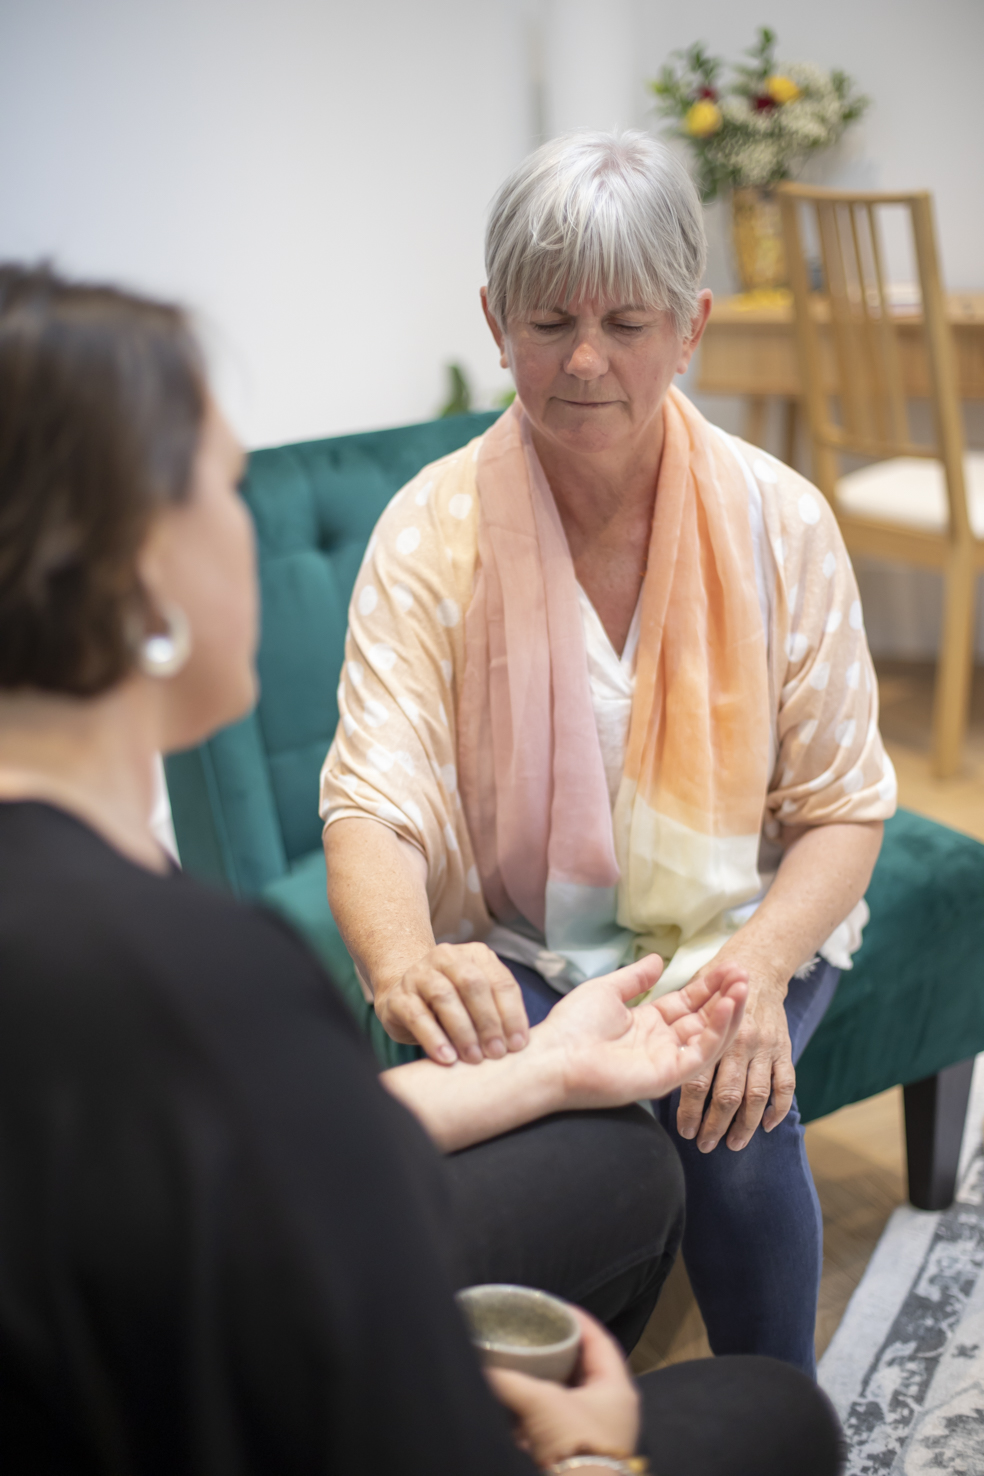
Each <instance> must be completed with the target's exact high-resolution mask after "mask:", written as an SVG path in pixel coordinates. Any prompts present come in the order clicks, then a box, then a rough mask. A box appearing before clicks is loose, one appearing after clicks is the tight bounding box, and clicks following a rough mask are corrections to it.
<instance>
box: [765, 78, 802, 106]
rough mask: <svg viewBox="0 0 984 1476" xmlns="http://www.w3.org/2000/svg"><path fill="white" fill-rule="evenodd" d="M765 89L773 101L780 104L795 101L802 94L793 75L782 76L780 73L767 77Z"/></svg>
mask: <svg viewBox="0 0 984 1476" xmlns="http://www.w3.org/2000/svg"><path fill="white" fill-rule="evenodd" d="M765 90H766V93H767V94H768V96H769V97H771V98H772V101H773V102H774V103H779V104H780V105H781V104H782V103H791V102H795V101H796V99H797V98H798V97H801V96H802V93H801V92H800V90H799V88H798V87H797V86H796V83H795V82H794V81H793V79H792V77H780V76H779V75H778V74H777V75H776V76H774V77H767V78H766V80H765Z"/></svg>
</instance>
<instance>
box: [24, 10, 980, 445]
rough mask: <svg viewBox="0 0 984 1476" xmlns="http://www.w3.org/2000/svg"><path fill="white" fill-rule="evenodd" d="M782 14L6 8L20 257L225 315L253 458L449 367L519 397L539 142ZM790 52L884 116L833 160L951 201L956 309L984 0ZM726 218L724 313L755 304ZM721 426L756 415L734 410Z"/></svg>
mask: <svg viewBox="0 0 984 1476" xmlns="http://www.w3.org/2000/svg"><path fill="white" fill-rule="evenodd" d="M762 16H763V12H762V10H761V6H760V4H759V0H754V3H753V0H704V3H703V4H702V5H701V7H700V8H699V10H694V9H692V8H691V7H685V6H681V5H680V4H679V3H677V0H673V3H671V0H482V3H480V0H413V3H409V4H408V3H407V0H361V3H359V4H352V3H351V0H344V3H342V0H84V3H80V0H4V3H3V4H2V5H0V201H2V208H0V256H22V257H23V256H27V257H35V256H38V255H50V256H53V257H54V258H55V260H56V261H57V262H58V263H59V264H60V265H62V266H64V267H65V268H67V269H69V270H72V271H76V272H88V273H96V274H101V275H107V276H111V277H116V278H120V279H122V280H124V281H126V282H128V283H131V284H133V285H135V286H138V287H142V288H146V289H149V290H152V291H157V292H161V293H165V294H169V295H176V296H178V297H181V298H183V299H185V300H186V301H188V302H190V303H191V304H192V305H193V306H194V307H196V308H197V309H198V310H199V311H200V312H201V314H202V316H203V319H204V322H205V325H206V330H207V333H208V336H209V339H210V343H211V345H212V348H213V353H214V358H215V362H216V365H217V371H218V383H219V388H220V392H221V394H222V397H223V398H224V400H225V402H226V404H227V405H228V407H229V409H230V410H231V412H232V414H233V417H234V419H235V421H236V423H237V425H238V427H239V429H240V431H241V433H242V434H243V435H244V437H245V439H246V440H247V442H248V444H250V445H262V444H269V443H272V442H277V441H286V440H292V439H298V438H302V437H306V436H317V435H325V434H330V433H333V432H337V431H344V430H352V429H359V428H363V427H368V426H375V425H385V424H396V423H399V422H401V421H408V420H413V419H419V418H424V417H426V416H428V415H430V414H432V413H433V411H434V409H435V408H436V406H437V405H438V404H439V403H440V401H441V399H442V397H443V390H444V384H443V378H442V366H443V365H444V364H445V363H447V362H448V361H449V360H452V359H457V360H460V361H462V362H463V363H465V364H466V366H467V367H468V369H469V371H470V373H471V376H472V379H473V381H474V383H475V385H476V388H477V389H478V390H479V392H480V393H481V394H482V395H483V396H484V397H485V398H486V399H487V398H488V397H489V396H490V395H491V394H492V393H494V392H495V391H496V390H497V389H498V388H501V387H502V385H503V376H502V373H501V371H500V370H499V369H498V366H497V363H496V356H495V353H494V351H493V348H492V345H491V340H488V339H487V337H486V329H485V327H484V324H483V323H482V322H481V320H480V317H479V314H478V310H477V300H476V291H477V287H478V285H479V284H480V282H481V280H482V275H483V273H482V257H481V242H482V229H483V224H484V214H485V209H486V206H487V203H488V200H489V198H490V196H491V195H492V193H493V191H494V189H495V187H496V185H497V184H498V183H499V181H500V180H501V178H502V177H503V175H504V174H505V173H506V172H507V171H508V169H510V168H511V167H512V166H513V165H514V164H515V163H516V162H518V160H519V159H520V158H521V157H522V156H523V154H524V153H525V152H526V151H527V149H528V148H529V147H530V146H531V145H532V144H533V143H534V142H535V141H536V140H537V137H538V135H539V134H540V133H545V134H551V133H553V132H555V131H557V130H558V129H563V128H567V127H571V126H574V125H577V124H584V125H589V126H599V127H607V126H611V125H613V124H618V123H622V124H639V123H643V124H645V123H646V122H647V120H648V121H652V115H651V113H649V112H648V107H649V99H648V96H647V94H646V92H645V90H644V86H643V83H644V80H645V78H647V77H650V76H652V75H654V73H655V72H656V70H657V68H658V67H659V65H660V64H661V62H662V61H663V59H664V58H665V56H666V55H667V53H668V52H669V51H670V50H672V49H673V48H674V47H678V46H684V45H686V44H688V43H689V42H690V41H692V40H694V39H697V38H698V37H701V38H703V39H705V40H707V41H708V42H709V43H710V44H711V45H712V46H713V47H714V48H715V49H717V50H720V51H722V52H724V53H726V54H728V55H731V56H734V55H736V54H737V53H738V52H739V51H740V49H741V48H742V47H744V46H746V45H748V44H749V43H750V42H751V40H752V37H753V34H754V30H755V27H756V26H757V25H758V24H759V22H760V21H761V19H762ZM774 24H775V25H776V28H777V29H778V30H779V32H780V40H781V43H782V44H781V54H782V55H783V56H785V57H787V58H805V59H808V60H814V61H817V62H819V63H821V64H825V65H841V66H843V67H845V68H846V69H847V70H849V71H851V72H852V73H853V74H854V75H855V76H856V77H857V79H858V81H859V83H860V84H861V86H862V87H863V88H864V89H865V90H866V91H867V92H869V93H870V94H871V95H872V96H873V97H874V98H875V106H874V107H873V108H872V111H871V113H870V115H869V117H868V118H867V119H865V120H864V122H863V123H862V124H861V125H860V126H859V127H858V128H857V129H855V130H854V132H853V133H852V134H851V135H850V136H849V138H848V140H847V141H845V143H844V144H843V145H842V146H841V147H840V148H839V149H838V150H836V151H835V152H834V153H832V154H831V155H830V156H828V157H827V158H826V159H825V160H824V161H823V162H822V164H821V165H820V172H821V173H822V174H823V175H824V177H826V178H829V179H830V180H831V181H836V182H843V183H852V184H859V185H872V186H882V185H885V186H889V185H899V186H901V185H929V186H930V187H931V188H932V189H933V190H934V192H935V195H936V200H937V208H938V212H939V221H940V230H941V236H942V242H943V260H944V265H945V268H946V271H947V275H948V278H949V280H950V282H951V284H953V285H954V286H978V287H981V286H984V261H982V247H981V243H982V241H984V190H982V189H981V183H982V178H981V175H982V166H981V156H982V155H981V147H980V132H979V95H980V67H981V58H982V56H984V5H982V4H981V3H980V0H937V3H934V4H932V5H931V4H930V3H929V0H892V3H891V4H888V3H882V4H873V3H871V0H867V3H865V0H860V3H859V0H826V3H825V4H824V5H822V6H818V5H817V4H816V3H815V0H787V3H786V4H785V5H784V6H783V7H782V14H781V16H779V17H776V18H775V19H774ZM720 215H721V212H716V213H715V212H712V214H711V220H710V225H711V236H712V260H711V267H710V272H709V279H710V282H711V285H712V286H714V287H715V289H716V290H719V291H720V290H724V291H728V290H731V287H732V282H731V277H730V267H729V264H728V261H727V255H726V243H725V239H724V234H723V230H722V222H721V219H720ZM708 408H709V409H710V408H714V409H715V411H716V413H717V415H718V417H719V418H721V419H722V420H729V419H733V417H734V414H735V407H733V406H732V407H729V406H727V405H721V404H717V405H716V406H714V407H712V406H711V405H708Z"/></svg>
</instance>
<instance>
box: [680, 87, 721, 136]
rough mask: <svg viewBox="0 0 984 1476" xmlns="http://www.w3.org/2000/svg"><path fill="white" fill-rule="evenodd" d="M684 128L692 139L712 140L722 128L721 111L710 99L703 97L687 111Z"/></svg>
mask: <svg viewBox="0 0 984 1476" xmlns="http://www.w3.org/2000/svg"><path fill="white" fill-rule="evenodd" d="M683 126H684V128H685V129H686V130H687V132H688V133H689V134H690V135H691V137H692V138H710V136H711V134H712V133H717V131H718V129H719V128H720V127H721V110H720V108H719V107H717V105H716V104H715V103H712V102H711V101H710V99H709V98H706V97H702V98H701V99H700V101H699V102H695V103H693V104H692V106H691V107H690V108H688V109H687V114H686V117H685V118H684V120H683Z"/></svg>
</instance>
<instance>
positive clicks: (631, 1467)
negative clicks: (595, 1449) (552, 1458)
mask: <svg viewBox="0 0 984 1476" xmlns="http://www.w3.org/2000/svg"><path fill="white" fill-rule="evenodd" d="M591 1466H594V1467H595V1469H597V1468H598V1467H599V1466H600V1467H601V1468H602V1470H603V1471H621V1472H622V1473H623V1476H649V1462H648V1461H647V1459H646V1457H645V1456H610V1455H576V1456H568V1457H567V1459H566V1460H563V1461H558V1462H557V1463H556V1465H553V1466H548V1467H547V1470H548V1471H549V1472H550V1473H551V1476H560V1473H561V1472H562V1471H580V1470H584V1469H587V1468H589V1467H591Z"/></svg>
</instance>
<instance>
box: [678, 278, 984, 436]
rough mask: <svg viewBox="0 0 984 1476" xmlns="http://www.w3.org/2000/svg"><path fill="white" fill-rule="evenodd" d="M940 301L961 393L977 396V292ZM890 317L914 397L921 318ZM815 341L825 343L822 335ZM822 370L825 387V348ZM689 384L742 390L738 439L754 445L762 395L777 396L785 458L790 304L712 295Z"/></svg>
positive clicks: (795, 399) (793, 405)
mask: <svg viewBox="0 0 984 1476" xmlns="http://www.w3.org/2000/svg"><path fill="white" fill-rule="evenodd" d="M947 301H948V304H949V317H950V322H951V324H952V325H953V338H954V346H955V349H956V355H957V373H958V378H959V384H960V394H961V397H962V398H963V399H966V400H984V292H954V293H950V294H949V296H948V299H947ZM822 321H823V318H821V322H822ZM898 322H899V327H900V330H901V332H900V348H901V354H902V369H903V374H904V376H905V382H906V389H907V390H908V392H909V394H910V395H911V397H912V398H913V399H922V398H925V397H926V395H927V394H928V391H929V385H928V380H927V372H926V362H925V358H924V356H923V348H922V319H921V317H919V316H918V315H913V314H911V313H900V314H899V319H898ZM822 347H826V344H825V343H824V342H823V340H822ZM825 372H826V378H827V380H828V383H829V384H830V386H831V388H833V387H834V385H835V383H836V381H835V376H834V367H833V358H832V355H831V358H830V360H829V363H828V364H827V366H825ZM697 389H698V391H699V392H700V393H701V394H705V395H744V396H746V397H747V400H748V417H747V422H746V428H745V439H746V440H748V441H750V442H751V443H752V445H754V446H761V445H762V442H763V437H764V434H765V414H766V407H767V404H768V401H769V398H770V397H774V398H777V399H779V400H781V401H783V402H784V446H783V460H784V461H786V462H787V463H788V464H790V465H792V464H793V463H794V462H795V451H796V433H797V417H798V409H799V405H800V397H801V394H802V389H801V385H800V375H799V367H798V365H797V360H796V339H795V332H794V329H793V307H792V303H791V302H789V303H779V304H774V303H768V304H766V305H762V304H761V303H758V302H756V301H755V299H754V297H750V296H749V297H745V296H741V297H725V298H722V299H720V300H719V301H718V302H716V303H715V304H714V310H713V312H712V313H711V317H710V321H709V322H708V324H707V328H706V329H705V331H704V338H703V341H702V343H701V346H700V361H699V364H698V367H697Z"/></svg>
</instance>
